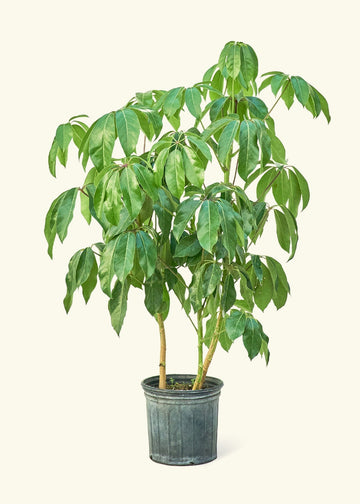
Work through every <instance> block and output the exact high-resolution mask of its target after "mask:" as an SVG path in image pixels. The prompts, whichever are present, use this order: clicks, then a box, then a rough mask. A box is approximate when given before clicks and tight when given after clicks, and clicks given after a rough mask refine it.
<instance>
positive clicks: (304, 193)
mask: <svg viewBox="0 0 360 504" xmlns="http://www.w3.org/2000/svg"><path fill="white" fill-rule="evenodd" d="M293 170H294V172H295V174H296V177H297V180H298V183H299V187H300V191H301V197H302V209H303V210H304V209H305V208H306V207H307V206H308V204H309V200H310V190H309V185H308V183H307V181H306V179H305V177H304V176H303V175H302V174H301V173H300V172H299V170H298V169H297V168H295V166H293Z"/></svg>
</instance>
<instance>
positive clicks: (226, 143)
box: [218, 120, 239, 163]
mask: <svg viewBox="0 0 360 504" xmlns="http://www.w3.org/2000/svg"><path fill="white" fill-rule="evenodd" d="M238 130H239V121H237V120H236V121H231V122H230V123H229V124H227V125H226V126H225V128H224V130H223V132H222V133H221V135H220V139H219V150H218V157H219V160H220V162H221V163H225V161H226V158H227V156H228V154H229V153H230V151H231V149H232V146H233V142H234V138H235V137H236V135H237V133H238Z"/></svg>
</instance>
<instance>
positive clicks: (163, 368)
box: [156, 313, 166, 389]
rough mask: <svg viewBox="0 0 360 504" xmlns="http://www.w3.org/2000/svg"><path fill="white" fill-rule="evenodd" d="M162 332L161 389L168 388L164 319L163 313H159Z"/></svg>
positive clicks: (158, 319)
mask: <svg viewBox="0 0 360 504" xmlns="http://www.w3.org/2000/svg"><path fill="white" fill-rule="evenodd" d="M156 315H157V321H158V324H159V332H160V363H159V389H165V388H166V338H165V327H164V320H163V317H162V315H161V313H157V314H156Z"/></svg>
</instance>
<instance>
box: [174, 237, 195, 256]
mask: <svg viewBox="0 0 360 504" xmlns="http://www.w3.org/2000/svg"><path fill="white" fill-rule="evenodd" d="M200 251H201V245H200V243H199V240H198V239H197V236H196V234H192V235H186V236H183V237H182V238H181V239H180V241H179V243H178V244H177V245H176V248H175V252H174V256H175V257H193V256H196V255H197V254H198V253H199V252H200Z"/></svg>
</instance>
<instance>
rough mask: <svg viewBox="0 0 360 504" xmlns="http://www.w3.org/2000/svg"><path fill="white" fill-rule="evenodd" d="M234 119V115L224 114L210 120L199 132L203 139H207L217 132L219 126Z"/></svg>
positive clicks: (221, 126)
mask: <svg viewBox="0 0 360 504" xmlns="http://www.w3.org/2000/svg"><path fill="white" fill-rule="evenodd" d="M234 119H236V117H235V116H234V117H231V116H226V117H222V118H221V119H217V120H216V121H214V122H212V123H211V124H210V125H209V126H208V127H207V128H206V129H204V131H203V132H202V133H201V137H202V139H203V140H205V141H207V140H209V138H210V137H211V136H212V135H214V134H215V133H217V132H218V131H219V130H220V129H221V128H223V127H224V126H226V124H228V123H229V122H231V121H233V120H234Z"/></svg>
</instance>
